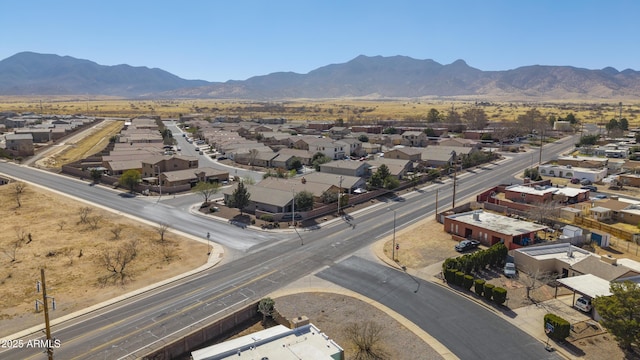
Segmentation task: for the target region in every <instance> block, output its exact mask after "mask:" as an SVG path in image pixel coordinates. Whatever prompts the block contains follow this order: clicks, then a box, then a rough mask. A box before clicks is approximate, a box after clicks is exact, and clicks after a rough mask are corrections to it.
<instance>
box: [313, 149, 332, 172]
mask: <svg viewBox="0 0 640 360" xmlns="http://www.w3.org/2000/svg"><path fill="white" fill-rule="evenodd" d="M318 154H320V155H321V156H320V157H317V155H318ZM329 161H331V158H330V157H328V156H326V155H325V154H323V153H320V152H319V153H316V155H314V156H313V161H312V162H311V164H312V165H313V168H314V169H315V170H316V171H320V165H322V164H326V163H328V162H329Z"/></svg>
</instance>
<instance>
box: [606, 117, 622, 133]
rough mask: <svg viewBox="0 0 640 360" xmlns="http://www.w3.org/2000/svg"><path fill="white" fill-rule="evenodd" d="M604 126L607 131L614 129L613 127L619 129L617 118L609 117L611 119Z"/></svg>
mask: <svg viewBox="0 0 640 360" xmlns="http://www.w3.org/2000/svg"><path fill="white" fill-rule="evenodd" d="M605 128H606V129H607V131H612V130H615V129H619V128H620V123H619V122H618V119H611V120H609V122H608V123H607V125H605Z"/></svg>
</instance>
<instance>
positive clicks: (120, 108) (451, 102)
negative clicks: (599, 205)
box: [0, 96, 640, 126]
mask: <svg viewBox="0 0 640 360" xmlns="http://www.w3.org/2000/svg"><path fill="white" fill-rule="evenodd" d="M475 106H480V107H481V108H482V109H483V110H484V111H485V112H486V114H487V116H488V118H489V120H490V121H513V120H515V119H516V118H517V117H518V115H522V114H524V113H526V112H527V111H528V110H530V109H532V108H537V109H538V110H540V111H541V112H542V114H544V115H545V116H551V115H555V116H561V117H564V116H566V115H567V114H569V113H573V114H574V115H575V116H576V117H577V118H578V120H581V121H583V122H587V123H602V122H605V121H609V120H610V119H612V118H614V117H615V118H617V117H618V115H619V110H620V109H619V106H618V103H617V102H608V103H607V102H585V101H576V102H571V103H554V102H535V103H534V102H518V101H513V102H506V101H495V102H494V101H491V100H488V99H473V100H465V99H459V100H458V99H448V100H436V99H393V100H377V99H322V100H315V99H314V100H310V99H308V100H305V99H295V100H288V101H249V100H215V99H211V100H204V99H198V100H195V99H194V100H188V99H185V100H144V101H143V100H127V99H115V98H106V97H101V98H90V97H80V96H58V97H39V98H32V97H6V96H5V97H0V111H16V112H35V113H42V114H85V115H88V116H114V117H135V116H139V115H160V116H161V117H162V118H165V119H166V118H178V117H180V115H183V114H193V113H198V114H203V115H204V116H209V117H211V118H215V117H216V116H242V117H243V118H246V119H250V118H254V117H262V118H269V117H285V118H287V119H289V120H290V121H335V120H337V119H342V120H344V121H345V123H347V122H348V123H370V122H376V121H380V120H389V119H393V120H406V121H419V120H424V119H425V117H426V115H427V113H428V112H429V111H430V110H431V109H436V110H438V111H439V112H440V113H441V114H446V113H447V112H448V111H450V110H452V109H454V110H456V111H457V112H459V113H462V112H464V110H466V109H468V108H471V107H475ZM639 114H640V104H636V103H631V104H623V109H622V116H623V117H626V118H627V120H628V121H629V123H630V124H632V125H634V126H635V125H638V124H639V123H640V119H639V118H638V116H639Z"/></svg>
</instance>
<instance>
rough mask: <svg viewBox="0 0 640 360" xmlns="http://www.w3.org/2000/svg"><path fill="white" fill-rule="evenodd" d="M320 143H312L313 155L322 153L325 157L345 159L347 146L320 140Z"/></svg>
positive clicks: (310, 147) (310, 145)
mask: <svg viewBox="0 0 640 360" xmlns="http://www.w3.org/2000/svg"><path fill="white" fill-rule="evenodd" d="M318 140H320V141H315V142H311V143H310V144H309V151H310V152H312V153H313V154H316V153H319V152H320V153H322V154H324V155H325V156H327V157H329V158H331V159H333V160H339V159H344V158H345V155H346V152H345V151H346V150H347V145H346V144H344V143H340V142H338V141H333V140H325V139H318Z"/></svg>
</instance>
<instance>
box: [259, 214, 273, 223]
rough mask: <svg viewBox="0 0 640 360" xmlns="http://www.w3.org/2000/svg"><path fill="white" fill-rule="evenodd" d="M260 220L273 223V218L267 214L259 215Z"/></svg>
mask: <svg viewBox="0 0 640 360" xmlns="http://www.w3.org/2000/svg"><path fill="white" fill-rule="evenodd" d="M260 220H262V221H268V222H273V216H272V215H269V214H262V215H260Z"/></svg>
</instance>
